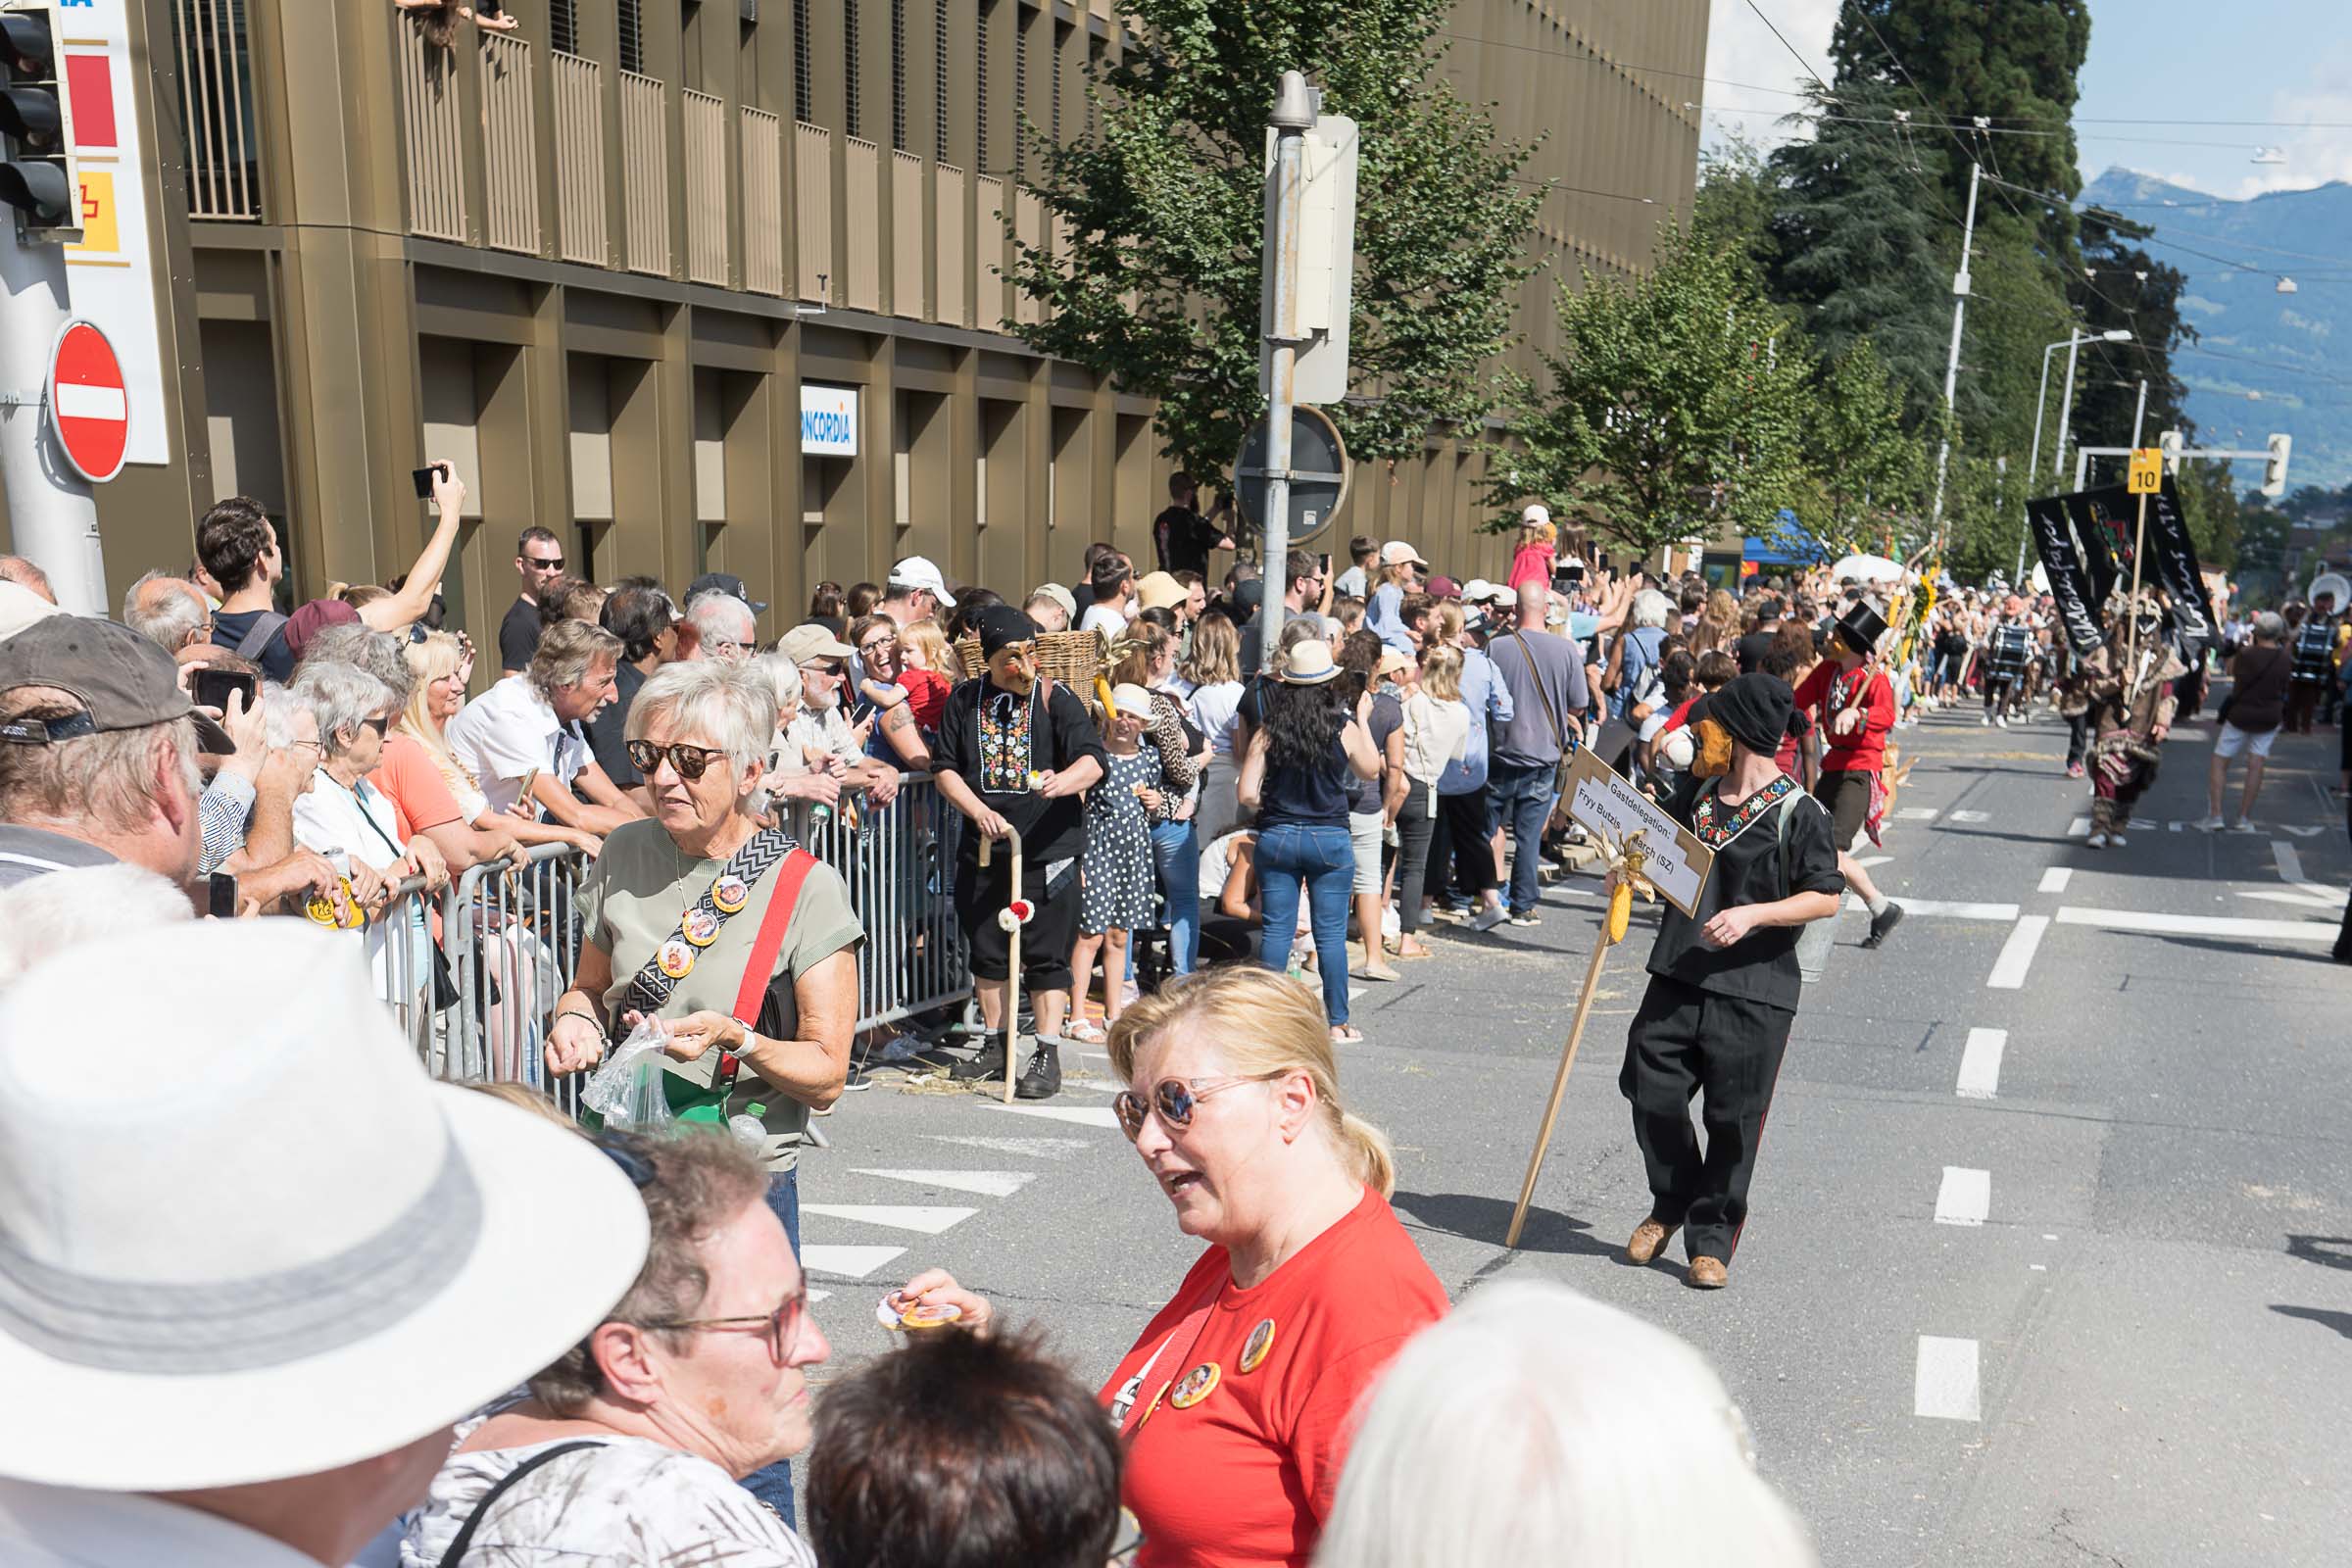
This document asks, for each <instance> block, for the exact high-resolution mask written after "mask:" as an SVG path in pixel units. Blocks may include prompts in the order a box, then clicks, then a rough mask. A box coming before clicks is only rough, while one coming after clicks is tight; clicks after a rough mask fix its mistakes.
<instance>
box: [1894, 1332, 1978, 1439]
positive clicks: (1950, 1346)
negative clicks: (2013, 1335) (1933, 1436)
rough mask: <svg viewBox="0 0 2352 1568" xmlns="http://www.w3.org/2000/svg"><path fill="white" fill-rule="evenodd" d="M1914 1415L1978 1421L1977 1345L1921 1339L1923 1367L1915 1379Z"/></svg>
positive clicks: (1913, 1385) (1912, 1379) (1920, 1366)
mask: <svg viewBox="0 0 2352 1568" xmlns="http://www.w3.org/2000/svg"><path fill="white" fill-rule="evenodd" d="M1911 1413H1912V1414H1913V1415H1918V1416H1926V1417H1928V1418H1929V1419H1931V1420H1936V1421H1978V1420H1982V1419H1983V1418H1984V1404H1983V1401H1982V1400H1981V1399H1980V1397H1979V1396H1978V1394H1977V1342H1976V1341H1974V1340H1946V1339H1939V1338H1938V1337H1936V1335H1933V1334H1922V1335H1921V1336H1920V1337H1919V1366H1918V1370H1917V1371H1916V1372H1914V1373H1913V1374H1912V1378H1911Z"/></svg>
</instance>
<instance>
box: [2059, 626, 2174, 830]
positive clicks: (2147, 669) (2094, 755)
mask: <svg viewBox="0 0 2352 1568" xmlns="http://www.w3.org/2000/svg"><path fill="white" fill-rule="evenodd" d="M2115 605H2116V608H2115V611H2114V612H2113V613H2112V615H2111V617H2110V624H2109V626H2108V631H2107V645H2106V646H2105V647H2103V648H2097V649H2093V650H2092V651H2091V654H2090V657H2089V658H2087V659H2085V660H2083V661H2082V675H2081V682H2080V684H2081V687H2082V693H2083V695H2084V697H2085V698H2086V699H2087V700H2088V704H2089V708H2088V718H2089V726H2090V732H2091V736H2092V739H2091V743H2090V790H2091V798H2090V839H2089V844H2090V847H2091V848H2092V849H2094V850H2103V849H2106V848H2107V847H2108V846H2109V845H2111V844H2112V845H2116V846H2119V847H2120V846H2121V845H2122V844H2123V843H2124V829H2125V828H2126V827H2128V826H2130V825H2131V808H2132V807H2133V806H2135V805H2137V804H2138V801H2139V798H2140V797H2141V796H2142V795H2145V794H2146V793H2147V792H2148V789H2149V787H2150V786H2151V785H2153V784H2154V783H2155V782H2156V765H2157V763H2158V761H2159V760H2161V758H2162V755H2163V748H2164V737H2165V734H2166V732H2167V731H2169V730H2170V729H2171V728H2172V724H2173V713H2174V711H2175V709H2177V708H2178V707H2179V705H2180V699H2179V698H2178V697H2177V696H2176V695H2175V694H2174V682H2176V681H2178V680H2179V679H2180V677H2181V676H2182V675H2185V674H2186V673H2188V666H2187V665H2186V664H2184V663H2182V662H2180V652H2179V650H2178V649H2177V648H2176V647H2175V646H2174V643H2173V633H2172V616H2171V615H2170V614H2169V613H2167V612H2166V610H2165V607H2164V605H2163V604H2162V603H2161V596H2160V595H2159V593H2158V592H2156V591H2155V590H2152V589H2147V588H2142V589H2141V590H2140V591H2139V599H2138V601H2137V613H2136V614H2135V615H2134V614H2133V612H2132V605H2131V601H2130V600H2129V599H2128V598H2126V597H2125V596H2123V595H2120V594H2119V595H2118V596H2117V597H2116V600H2115ZM2134 621H2136V625H2134ZM2119 669H2120V670H2122V673H2121V674H2118V673H2117V671H2118V670H2119Z"/></svg>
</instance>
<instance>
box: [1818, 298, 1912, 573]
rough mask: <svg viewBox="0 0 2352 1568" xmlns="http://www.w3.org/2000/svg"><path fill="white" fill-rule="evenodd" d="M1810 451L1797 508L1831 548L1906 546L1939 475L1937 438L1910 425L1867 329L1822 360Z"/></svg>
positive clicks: (1838, 551) (1897, 550)
mask: <svg viewBox="0 0 2352 1568" xmlns="http://www.w3.org/2000/svg"><path fill="white" fill-rule="evenodd" d="M1805 452H1806V459H1807V465H1808V466H1809V467H1810V469H1811V470H1812V482H1811V484H1810V485H1809V486H1808V494H1807V495H1806V497H1805V499H1804V500H1803V501H1801V502H1799V503H1798V504H1797V507H1796V514H1797V517H1798V519H1799V520H1800V521H1802V522H1803V523H1804V525H1805V527H1806V528H1807V529H1808V530H1809V531H1810V532H1811V533H1812V534H1813V536H1814V537H1815V538H1817V539H1819V540H1820V541H1821V542H1822V543H1823V544H1824V545H1825V546H1827V547H1828V549H1829V551H1830V553H1831V554H1832V555H1845V554H1847V553H1849V552H1852V551H1871V552H1881V551H1887V549H1888V544H1889V536H1890V535H1891V536H1892V543H1893V546H1894V550H1893V553H1894V554H1898V555H1900V554H1904V553H1907V551H1908V549H1909V548H1910V547H1911V546H1912V545H1913V544H1915V543H1916V542H1917V541H1918V539H1919V537H1920V536H1921V534H1922V533H1923V532H1924V529H1923V527H1922V524H1923V523H1924V522H1925V520H1926V517H1927V513H1928V506H1929V495H1928V492H1929V487H1930V486H1931V485H1933V483H1934V482H1935V471H1936V454H1935V451H1934V447H1933V444H1932V442H1931V441H1929V440H1926V439H1923V438H1922V437H1921V436H1920V435H1919V434H1917V433H1915V432H1913V431H1911V430H1908V429H1905V428H1904V425H1903V400H1902V392H1901V389H1900V388H1899V387H1897V386H1896V385H1895V383H1894V380H1893V378H1892V377H1891V376H1889V375H1888V373H1887V368H1886V367H1885V366H1884V365H1882V364H1881V363H1880V361H1879V356H1878V351H1877V350H1876V349H1875V348H1874V347H1873V346H1872V343H1871V340H1870V339H1869V338H1867V337H1865V338H1860V339H1857V340H1856V342H1855V343H1854V346H1853V347H1852V348H1850V349H1848V350H1846V352H1845V353H1844V354H1843V355H1842V356H1840V357H1839V358H1838V359H1836V360H1833V361H1831V362H1830V363H1829V364H1828V365H1827V366H1826V367H1824V368H1823V371H1822V375H1821V379H1820V383H1819V385H1818V386H1817V387H1816V388H1815V391H1814V395H1813V398H1812V408H1811V418H1810V420H1809V423H1808V428H1807V430H1806V439H1805Z"/></svg>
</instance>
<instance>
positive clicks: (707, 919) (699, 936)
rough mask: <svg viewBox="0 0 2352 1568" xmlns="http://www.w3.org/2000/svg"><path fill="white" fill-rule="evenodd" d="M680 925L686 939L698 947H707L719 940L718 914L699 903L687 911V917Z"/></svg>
mask: <svg viewBox="0 0 2352 1568" xmlns="http://www.w3.org/2000/svg"><path fill="white" fill-rule="evenodd" d="M679 926H680V929H681V931H682V932H683V934H684V935H685V938H686V940H687V941H689V942H691V943H693V944H694V945H695V946H696V947H698V948H707V947H709V946H710V945H711V943H713V942H716V941H717V940H718V916H717V915H715V914H712V913H711V911H710V910H709V909H706V908H704V907H702V906H701V905H699V904H698V905H696V906H695V907H693V908H691V909H688V910H687V911H686V918H685V919H684V920H682V921H680V922H679Z"/></svg>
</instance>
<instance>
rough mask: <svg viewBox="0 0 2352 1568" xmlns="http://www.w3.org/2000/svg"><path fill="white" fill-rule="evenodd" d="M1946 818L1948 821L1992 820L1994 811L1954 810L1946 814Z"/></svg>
mask: <svg viewBox="0 0 2352 1568" xmlns="http://www.w3.org/2000/svg"><path fill="white" fill-rule="evenodd" d="M1944 820H1945V821H1947V822H1989V821H1991V820H1992V813H1991V812H1990V811H1952V812H1949V813H1947V814H1946V816H1945V817H1944Z"/></svg>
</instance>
